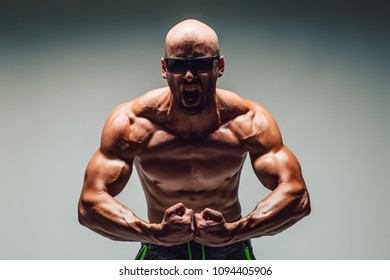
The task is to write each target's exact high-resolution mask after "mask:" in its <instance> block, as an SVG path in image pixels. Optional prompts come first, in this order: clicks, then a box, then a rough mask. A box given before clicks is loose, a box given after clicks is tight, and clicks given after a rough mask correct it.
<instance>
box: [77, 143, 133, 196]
mask: <svg viewBox="0 0 390 280" xmlns="http://www.w3.org/2000/svg"><path fill="white" fill-rule="evenodd" d="M131 172H132V163H131V162H127V161H124V160H122V159H120V158H118V157H115V156H113V155H108V154H105V153H104V152H102V151H101V149H99V150H98V151H97V152H96V153H95V154H94V155H93V157H92V159H91V160H90V162H89V164H88V166H87V169H86V171H85V178H84V186H83V194H85V195H88V194H91V195H96V194H98V193H100V192H107V193H109V194H110V195H111V196H116V195H118V194H119V193H120V192H121V191H122V190H123V188H124V187H125V186H126V184H127V182H128V180H129V178H130V175H131Z"/></svg>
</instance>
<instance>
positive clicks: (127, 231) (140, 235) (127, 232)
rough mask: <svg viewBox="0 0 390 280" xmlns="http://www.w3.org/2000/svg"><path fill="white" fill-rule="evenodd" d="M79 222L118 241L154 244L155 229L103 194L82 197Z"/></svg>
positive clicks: (152, 225) (153, 225)
mask: <svg viewBox="0 0 390 280" xmlns="http://www.w3.org/2000/svg"><path fill="white" fill-rule="evenodd" d="M79 221H80V223H81V224H82V225H84V226H86V227H88V228H90V229H91V230H93V231H95V232H97V233H99V234H101V235H103V236H105V237H108V238H110V239H113V240H118V241H138V242H153V233H152V232H153V228H154V227H157V225H155V224H150V223H148V222H146V221H144V220H142V219H140V218H139V217H137V216H136V215H135V214H134V213H133V212H132V211H131V210H130V209H128V208H127V207H126V206H124V205H123V204H121V203H119V202H118V201H117V200H115V199H114V198H113V197H112V196H110V195H109V194H107V193H105V192H101V193H99V194H97V195H95V196H94V198H93V199H85V198H83V197H81V199H80V202H79Z"/></svg>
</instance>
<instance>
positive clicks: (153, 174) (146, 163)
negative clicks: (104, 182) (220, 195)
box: [137, 129, 246, 191]
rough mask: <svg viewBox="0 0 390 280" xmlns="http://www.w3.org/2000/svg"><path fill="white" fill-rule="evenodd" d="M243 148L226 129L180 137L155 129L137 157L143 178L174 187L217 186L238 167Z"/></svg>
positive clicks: (244, 153) (238, 168)
mask: <svg viewBox="0 0 390 280" xmlns="http://www.w3.org/2000/svg"><path fill="white" fill-rule="evenodd" d="M245 155H246V151H245V149H244V147H243V146H242V144H241V143H240V141H239V140H238V139H237V138H236V137H235V136H234V135H233V134H232V133H231V132H230V131H229V130H224V129H219V130H217V131H214V132H212V133H210V134H208V135H206V136H204V137H194V138H191V139H183V138H181V137H178V136H176V135H173V134H171V133H169V132H167V131H164V130H157V131H156V132H155V133H154V134H153V136H152V137H151V139H150V140H149V142H148V144H147V145H146V146H145V148H144V149H143V151H142V153H141V154H140V155H139V157H138V159H137V169H138V172H139V173H140V175H141V176H142V177H143V178H144V180H148V181H150V182H153V183H154V184H156V185H158V184H160V185H169V187H170V188H177V189H180V190H181V189H185V188H187V187H188V188H189V189H194V188H195V189H198V190H199V191H201V189H202V188H210V187H211V186H215V187H217V186H218V185H220V184H221V183H223V182H226V181H229V180H230V178H232V177H233V176H235V175H236V174H237V173H238V172H239V171H240V170H241V167H242V164H243V161H244V160H245Z"/></svg>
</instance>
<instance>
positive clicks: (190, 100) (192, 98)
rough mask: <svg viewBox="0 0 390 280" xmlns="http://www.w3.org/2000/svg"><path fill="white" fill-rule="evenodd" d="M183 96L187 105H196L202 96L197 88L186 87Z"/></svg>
mask: <svg viewBox="0 0 390 280" xmlns="http://www.w3.org/2000/svg"><path fill="white" fill-rule="evenodd" d="M182 96H183V101H184V103H185V105H195V104H197V103H198V101H199V97H200V94H199V91H198V89H197V88H196V87H186V88H184V90H183V94H182Z"/></svg>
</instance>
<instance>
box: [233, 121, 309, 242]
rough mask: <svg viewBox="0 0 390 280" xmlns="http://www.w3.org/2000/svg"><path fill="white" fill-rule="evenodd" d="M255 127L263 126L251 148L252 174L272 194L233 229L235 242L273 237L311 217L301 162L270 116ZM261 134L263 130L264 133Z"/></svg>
mask: <svg viewBox="0 0 390 280" xmlns="http://www.w3.org/2000/svg"><path fill="white" fill-rule="evenodd" d="M265 120H266V121H261V122H260V123H257V124H256V119H255V120H254V122H255V124H254V125H255V126H256V125H262V126H264V127H265V128H264V130H265V133H259V134H258V135H256V137H254V140H253V141H254V143H252V144H251V149H250V158H251V163H252V167H253V170H254V172H255V174H256V175H257V177H258V178H259V180H260V181H261V183H262V184H263V185H264V186H265V187H266V188H268V189H270V190H271V193H270V194H269V195H268V196H267V197H265V198H264V199H263V200H261V201H260V202H259V203H258V204H257V206H256V208H255V209H254V210H253V211H252V212H251V213H249V214H248V215H246V216H245V217H243V218H242V219H241V220H240V221H238V222H237V223H236V225H235V226H234V228H235V230H236V231H237V232H236V237H235V239H237V240H245V239H248V238H253V237H260V236H266V235H274V234H277V233H280V232H281V231H283V230H285V229H286V228H288V227H290V226H292V225H293V224H294V223H296V222H297V221H299V220H300V219H302V218H303V217H305V216H306V215H308V214H309V213H310V200H309V194H308V191H307V188H306V185H305V182H304V179H303V177H302V173H301V168H300V164H299V162H298V160H297V159H296V157H295V156H294V155H293V153H292V152H291V151H290V150H289V149H288V148H287V147H286V146H284V145H283V143H282V140H281V137H280V133H279V129H278V127H277V125H276V123H275V122H274V120H273V119H272V117H271V116H269V115H265ZM261 131H262V130H261Z"/></svg>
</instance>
